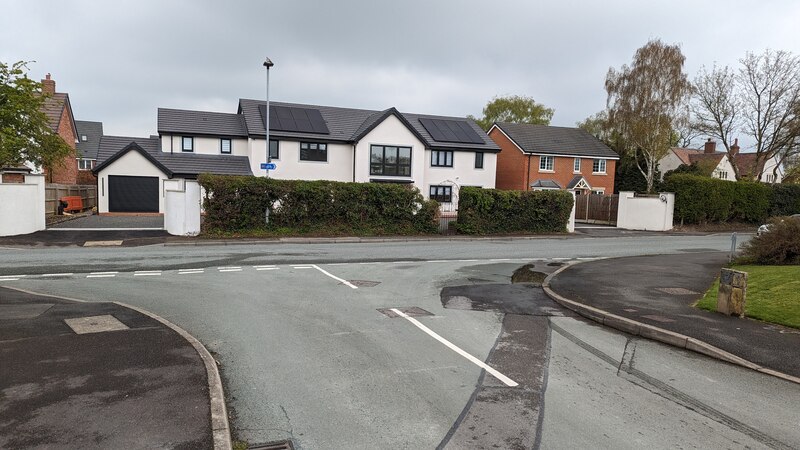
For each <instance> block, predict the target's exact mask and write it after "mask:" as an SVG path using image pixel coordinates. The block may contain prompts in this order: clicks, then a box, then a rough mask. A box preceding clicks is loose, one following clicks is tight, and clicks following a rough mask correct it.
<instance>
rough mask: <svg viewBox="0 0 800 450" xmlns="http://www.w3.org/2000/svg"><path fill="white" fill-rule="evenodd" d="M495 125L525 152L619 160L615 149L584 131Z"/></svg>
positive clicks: (564, 128) (521, 125)
mask: <svg viewBox="0 0 800 450" xmlns="http://www.w3.org/2000/svg"><path fill="white" fill-rule="evenodd" d="M493 126H496V127H497V128H499V129H500V130H501V131H502V132H503V133H504V134H505V135H506V136H508V137H509V138H510V139H511V140H512V141H514V143H515V144H516V145H517V146H518V147H519V148H520V149H521V150H522V151H523V152H525V153H532V154H542V155H565V156H580V157H588V158H607V159H619V155H617V153H616V152H614V150H611V149H610V148H609V147H608V146H607V145H605V144H603V142H601V141H600V140H599V139H597V138H596V137H594V136H592V135H591V134H589V133H588V132H587V131H586V130H583V129H581V128H568V127H551V126H549V125H533V124H521V123H508V122H497V123H495V124H494V125H493ZM490 131H491V130H490Z"/></svg>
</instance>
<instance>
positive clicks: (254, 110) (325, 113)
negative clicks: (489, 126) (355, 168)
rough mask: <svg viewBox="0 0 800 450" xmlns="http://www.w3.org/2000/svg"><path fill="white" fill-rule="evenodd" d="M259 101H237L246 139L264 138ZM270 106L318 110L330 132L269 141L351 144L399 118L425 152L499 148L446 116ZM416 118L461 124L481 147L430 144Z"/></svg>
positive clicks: (272, 132) (295, 134)
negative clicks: (386, 120)
mask: <svg viewBox="0 0 800 450" xmlns="http://www.w3.org/2000/svg"><path fill="white" fill-rule="evenodd" d="M265 103H266V102H265V101H262V100H250V99H240V100H239V112H240V113H241V114H242V115H243V116H244V119H245V123H246V125H247V129H248V131H249V133H250V135H254V136H264V134H265V133H264V121H263V119H262V117H261V113H260V112H259V110H258V107H259V105H263V104H265ZM270 105H275V106H287V107H296V108H312V109H317V110H319V112H320V114H322V118H323V119H324V120H325V123H326V124H327V126H328V129H329V130H330V134H329V135H319V134H313V133H300V132H286V131H277V130H270V137H272V136H274V137H276V138H285V139H312V140H320V139H322V140H326V141H333V142H347V143H350V142H354V141H356V140H358V139H359V138H360V137H362V135H363V134H364V133H365V132H367V131H369V130H370V129H371V128H372V127H373V126H375V125H376V124H377V123H378V122H380V121H381V120H382V119H384V118H386V117H388V116H389V115H391V114H394V113H396V114H399V115H400V117H401V120H404V121H405V122H406V123H407V124H408V126H409V127H411V129H412V132H413V133H414V134H416V135H417V136H418V137H419V138H420V140H421V141H422V143H423V144H425V145H426V146H427V147H429V148H446V149H468V150H482V151H487V152H498V151H500V147H498V146H497V144H495V143H494V141H492V140H491V139H490V138H489V136H487V135H486V133H485V132H484V131H483V130H481V128H480V127H478V125H477V124H475V122H473V121H471V120H468V119H466V118H464V117H448V116H432V115H424V114H412V113H402V112H398V111H397V110H396V109H394V108H389V109H386V110H383V111H372V110H367V109H354V108H339V107H334V106H319V105H305V104H299V103H285V102H270ZM420 118H430V119H444V120H465V121H467V123H469V124H470V126H471V127H472V128H473V129H474V130H475V131H476V132H477V133H478V135H479V136H481V138H482V139H483V140H484V143H483V144H459V143H453V142H437V141H435V140H433V139H432V138H431V136H430V134H429V133H428V131H427V130H426V129H425V127H423V126H422V124H421V123H420V122H419V119H420Z"/></svg>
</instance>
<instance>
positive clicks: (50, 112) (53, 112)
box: [42, 92, 78, 135]
mask: <svg viewBox="0 0 800 450" xmlns="http://www.w3.org/2000/svg"><path fill="white" fill-rule="evenodd" d="M64 111H67V112H68V113H69V114H70V119H71V121H72V126H73V132H74V133H75V134H76V135H77V133H78V131H77V129H76V128H75V118H74V117H72V105H71V104H70V102H69V94H66V93H63V92H56V93H54V94H50V96H48V97H47V98H45V99H44V104H43V105H42V112H43V113H44V115H45V116H47V123H48V124H49V125H50V129H51V130H53V132H54V133H58V126H59V124H61V118H62V117H63V115H64Z"/></svg>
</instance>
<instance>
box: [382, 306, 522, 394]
mask: <svg viewBox="0 0 800 450" xmlns="http://www.w3.org/2000/svg"><path fill="white" fill-rule="evenodd" d="M390 311H392V312H393V313H395V314H397V315H398V316H400V317H402V318H404V319H406V320H408V321H409V322H411V323H413V324H414V326H416V327H417V328H419V329H420V330H422V331H424V332H425V333H427V334H428V335H429V336H430V337H432V338H434V339H436V340H437V341H439V342H441V343H442V344H444V345H445V346H446V347H447V348H449V349H450V350H453V351H454V352H456V353H458V354H459V355H461V356H463V357H464V358H466V359H467V360H469V361H470V362H471V363H473V364H475V365H476V366H478V367H480V368H481V369H484V370H485V371H487V372H489V373H490V374H491V375H492V376H494V377H495V378H497V379H498V380H500V381H501V382H502V383H503V384H505V385H506V386H509V387H515V386H519V383H517V382H516V381H514V380H512V379H511V378H508V377H507V376H505V375H503V374H502V373H500V372H498V371H497V370H495V369H494V368H493V367H491V366H489V365H488V364H486V363H485V362H483V361H481V360H480V359H478V358H476V357H474V356H472V355H470V354H469V353H467V352H465V351H464V350H461V349H460V348H459V347H458V346H456V345H455V344H453V343H452V342H450V341H448V340H447V339H445V338H443V337H441V336H439V335H438V334H436V333H435V332H434V331H433V330H431V329H430V328H428V327H426V326H425V325H423V324H422V323H420V321H418V320H417V319H415V318H413V317H410V316H409V315H407V314H406V313H404V312H402V311H400V310H399V309H397V308H392V309H391V310H390Z"/></svg>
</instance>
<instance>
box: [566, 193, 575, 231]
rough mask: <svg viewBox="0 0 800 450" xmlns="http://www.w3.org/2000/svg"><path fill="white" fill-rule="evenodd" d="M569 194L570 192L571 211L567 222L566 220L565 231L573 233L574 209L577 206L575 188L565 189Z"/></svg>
mask: <svg viewBox="0 0 800 450" xmlns="http://www.w3.org/2000/svg"><path fill="white" fill-rule="evenodd" d="M567 191H569V193H570V194H572V212H570V213H569V222H567V232H568V233H574V232H575V209H576V206H577V201H576V200H577V198H576V196H575V189H567Z"/></svg>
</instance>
